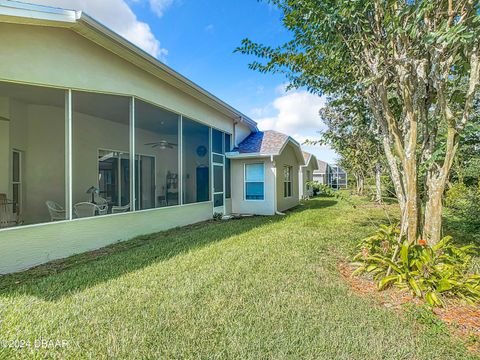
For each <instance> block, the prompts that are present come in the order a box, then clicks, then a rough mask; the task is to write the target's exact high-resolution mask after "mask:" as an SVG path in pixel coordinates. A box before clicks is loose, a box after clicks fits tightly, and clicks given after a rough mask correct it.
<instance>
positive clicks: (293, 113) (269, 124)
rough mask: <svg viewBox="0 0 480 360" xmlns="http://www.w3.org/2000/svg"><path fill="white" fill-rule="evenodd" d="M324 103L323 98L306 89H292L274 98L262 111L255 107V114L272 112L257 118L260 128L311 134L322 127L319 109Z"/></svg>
mask: <svg viewBox="0 0 480 360" xmlns="http://www.w3.org/2000/svg"><path fill="white" fill-rule="evenodd" d="M324 105H325V99H324V98H322V97H319V96H316V95H312V94H310V93H308V92H306V91H292V92H288V93H286V94H285V93H284V95H282V96H280V97H278V98H276V99H275V100H274V101H273V103H272V104H269V105H267V106H266V107H265V108H264V109H263V111H262V110H261V109H256V111H255V114H256V115H260V116H261V115H262V112H263V114H265V113H271V112H273V113H274V114H273V115H271V116H263V117H260V118H258V120H257V122H258V124H259V128H260V129H272V130H277V131H280V132H283V133H285V134H295V133H299V134H306V133H310V134H311V135H312V136H314V135H315V133H316V132H318V131H319V130H321V129H322V128H324V124H323V123H322V121H321V119H320V116H319V114H318V112H319V110H320V109H321V108H322V107H323V106H324Z"/></svg>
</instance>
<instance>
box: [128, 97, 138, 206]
mask: <svg viewBox="0 0 480 360" xmlns="http://www.w3.org/2000/svg"><path fill="white" fill-rule="evenodd" d="M129 116H130V121H129V124H130V211H135V210H136V209H135V202H136V198H135V196H136V188H135V181H136V179H135V156H136V155H135V97H134V96H132V97H131V98H130V113H129Z"/></svg>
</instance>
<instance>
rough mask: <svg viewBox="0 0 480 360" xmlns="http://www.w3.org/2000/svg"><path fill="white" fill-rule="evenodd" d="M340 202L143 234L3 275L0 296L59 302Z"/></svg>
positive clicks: (314, 201)
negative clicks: (126, 276)
mask: <svg viewBox="0 0 480 360" xmlns="http://www.w3.org/2000/svg"><path fill="white" fill-rule="evenodd" d="M336 203H337V202H336V201H330V200H320V201H318V200H317V201H316V200H312V201H309V202H308V205H307V206H301V207H297V209H294V210H291V211H288V212H287V214H286V215H287V216H268V217H267V216H256V217H250V218H243V219H236V220H230V221H207V222H203V223H199V224H194V225H189V226H185V227H181V228H175V229H172V230H167V231H163V232H159V233H155V234H150V235H144V236H139V237H136V238H134V239H132V240H128V241H124V242H119V243H115V244H112V245H110V246H107V247H104V248H101V249H98V250H95V251H90V252H86V253H82V254H79V255H74V256H71V257H68V258H65V259H61V260H55V261H51V262H49V263H46V264H43V265H40V266H37V267H35V268H32V269H29V270H26V271H23V272H18V273H13V274H8V275H3V276H0V296H6V295H13V296H15V295H33V296H35V297H38V298H41V299H44V300H49V301H54V300H57V299H59V298H61V297H62V296H65V295H69V294H72V293H75V292H79V291H82V290H84V289H87V288H89V287H92V286H95V285H97V284H99V283H102V282H106V281H109V280H111V279H115V278H118V277H120V276H122V275H124V274H127V273H130V272H133V271H136V270H139V269H142V268H145V267H147V266H150V265H152V264H155V263H158V262H162V261H166V260H168V259H170V258H173V257H175V256H177V255H181V254H183V253H187V252H190V251H192V250H196V249H200V248H202V247H205V246H208V245H209V244H212V243H216V242H220V241H222V240H225V239H228V238H230V237H232V236H235V235H240V234H242V233H247V232H249V231H252V230H254V229H256V228H259V227H262V226H268V225H271V224H275V223H278V222H280V221H284V220H286V219H287V218H288V217H289V216H292V215H295V214H296V213H299V212H300V211H304V210H310V209H321V208H326V207H329V206H333V205H335V204H336Z"/></svg>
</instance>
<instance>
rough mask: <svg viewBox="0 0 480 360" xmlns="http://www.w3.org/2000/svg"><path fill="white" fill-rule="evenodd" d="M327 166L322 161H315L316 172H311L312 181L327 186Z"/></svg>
mask: <svg viewBox="0 0 480 360" xmlns="http://www.w3.org/2000/svg"><path fill="white" fill-rule="evenodd" d="M328 166H329V165H328V164H327V163H326V162H325V161H322V160H317V170H315V171H314V172H313V181H316V182H318V183H319V184H322V185H325V184H327V182H328V181H327V167H328Z"/></svg>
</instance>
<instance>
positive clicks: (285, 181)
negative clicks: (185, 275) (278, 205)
mask: <svg viewBox="0 0 480 360" xmlns="http://www.w3.org/2000/svg"><path fill="white" fill-rule="evenodd" d="M285 168H287V169H288V174H289V178H290V180H289V181H287V180H286V179H285ZM283 171H284V172H283V198H284V199H291V198H292V197H293V177H292V173H293V166H292V165H283ZM285 184H290V186H291V187H290V195H288V196H286V195H285Z"/></svg>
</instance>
